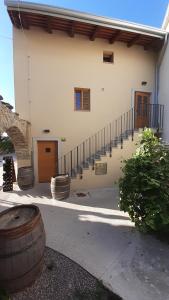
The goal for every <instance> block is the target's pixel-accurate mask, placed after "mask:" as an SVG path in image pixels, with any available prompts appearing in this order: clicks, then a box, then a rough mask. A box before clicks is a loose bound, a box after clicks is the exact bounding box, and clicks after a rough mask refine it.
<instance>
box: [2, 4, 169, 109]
mask: <svg viewBox="0 0 169 300" xmlns="http://www.w3.org/2000/svg"><path fill="white" fill-rule="evenodd" d="M18 1H21V0H18ZM3 2H4V1H3V0H0V70H1V72H0V94H1V95H2V96H3V97H4V101H8V102H10V103H12V104H14V83H13V57H12V43H13V41H12V25H11V22H10V19H9V17H8V14H7V12H6V7H5V6H4V4H3ZM27 2H37V3H43V4H49V5H55V6H61V7H66V8H70V9H76V10H81V11H86V12H90V13H93V14H96V15H102V16H107V17H111V18H117V19H122V20H128V21H131V22H135V23H141V24H145V25H150V26H154V27H159V28H160V27H161V24H162V21H163V18H164V15H165V11H166V9H167V4H168V0H36V1H34V0H31V1H28V0H27Z"/></svg>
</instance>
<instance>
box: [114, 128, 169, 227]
mask: <svg viewBox="0 0 169 300" xmlns="http://www.w3.org/2000/svg"><path fill="white" fill-rule="evenodd" d="M124 163H125V164H124V167H123V168H122V171H123V177H122V178H120V180H119V188H120V209H121V210H123V211H125V212H128V213H129V216H130V218H131V220H132V221H133V222H135V225H136V227H137V228H139V229H140V230H141V231H143V232H148V231H154V232H155V231H156V232H169V149H168V148H167V147H166V146H165V145H164V144H162V143H161V142H160V141H159V140H158V138H157V137H155V136H154V134H153V132H152V131H151V130H150V129H145V131H144V132H143V134H142V136H141V141H140V147H139V148H138V149H137V150H136V153H135V154H134V155H133V156H132V158H130V159H128V160H126V161H124Z"/></svg>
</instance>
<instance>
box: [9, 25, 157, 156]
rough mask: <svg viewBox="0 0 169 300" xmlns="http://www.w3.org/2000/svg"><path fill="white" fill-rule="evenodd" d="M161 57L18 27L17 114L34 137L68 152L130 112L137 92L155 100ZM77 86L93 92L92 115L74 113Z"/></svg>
mask: <svg viewBox="0 0 169 300" xmlns="http://www.w3.org/2000/svg"><path fill="white" fill-rule="evenodd" d="M103 51H112V52H113V53H114V63H113V64H109V63H103ZM156 58H157V54H155V53H154V52H152V51H144V49H143V47H141V46H132V47H130V48H128V47H127V46H126V44H124V43H120V42H115V43H114V44H112V45H111V44H109V43H108V41H105V40H102V39H96V40H95V41H93V42H92V41H90V40H89V39H88V38H87V37H83V36H75V38H70V37H68V36H67V35H66V33H62V32H56V33H53V34H48V33H46V32H44V31H42V30H41V29H38V28H33V29H30V30H24V32H23V31H22V30H18V29H15V28H14V70H15V74H14V75H15V99H16V111H17V112H18V113H19V114H20V116H21V117H22V118H24V119H26V120H28V121H30V122H31V128H32V129H31V130H32V137H33V138H35V139H36V138H41V139H43V138H44V139H46V138H47V139H50V138H51V139H52V138H53V139H57V140H58V141H59V145H60V146H59V147H60V149H59V153H60V155H61V154H64V153H66V152H68V151H69V150H71V149H72V148H73V147H75V146H76V145H77V144H79V143H80V142H82V141H83V140H84V139H86V138H87V137H89V136H90V135H92V134H94V133H95V132H97V131H98V130H100V129H101V128H103V127H104V126H105V125H107V124H108V123H109V122H111V121H113V120H114V119H115V118H117V117H119V116H120V115H121V114H122V113H124V112H126V111H127V110H129V109H130V108H131V106H132V105H133V103H134V91H147V92H151V93H152V100H151V101H152V102H153V101H154V99H153V98H154V85H155V64H156ZM142 81H146V82H147V85H146V86H142ZM75 87H80V88H89V89H90V93H91V111H90V112H83V111H74V88H75ZM44 129H49V130H50V133H48V134H44V133H43V130H44ZM62 137H64V138H65V139H66V141H65V142H62V143H61V138H62Z"/></svg>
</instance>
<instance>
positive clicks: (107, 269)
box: [0, 184, 169, 300]
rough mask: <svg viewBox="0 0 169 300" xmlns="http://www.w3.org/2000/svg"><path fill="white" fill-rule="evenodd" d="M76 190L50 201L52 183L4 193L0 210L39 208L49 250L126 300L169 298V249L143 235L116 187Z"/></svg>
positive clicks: (0, 198)
mask: <svg viewBox="0 0 169 300" xmlns="http://www.w3.org/2000/svg"><path fill="white" fill-rule="evenodd" d="M81 192H85V194H86V195H85V197H78V196H77V194H76V192H72V194H71V197H70V198H69V199H67V200H66V201H57V200H53V199H51V195H50V188H49V185H46V184H40V185H37V186H36V188H34V189H31V190H28V191H20V190H19V189H18V187H17V186H16V187H15V191H14V192H10V193H3V192H2V191H0V210H4V209H6V208H8V207H9V206H12V205H17V204H21V203H23V204H24V203H25V204H26V203H34V204H36V205H38V206H39V207H40V210H41V213H42V216H43V220H44V224H45V229H46V235H47V246H49V247H51V248H53V249H54V250H57V251H59V252H61V253H63V254H64V255H66V256H68V257H69V258H71V259H72V260H74V261H76V262H77V263H79V264H80V265H81V266H82V267H84V268H85V269H86V270H87V271H89V272H90V273H91V274H93V275H94V276H95V277H97V278H98V279H100V280H102V281H103V283H104V284H105V285H106V286H107V287H108V288H109V289H111V290H113V291H114V292H115V293H117V294H119V295H120V296H121V297H123V299H125V300H154V299H158V300H169V259H168V255H169V246H167V245H165V244H162V243H161V242H159V241H158V240H156V239H155V238H153V237H151V236H148V235H142V234H139V233H138V232H137V231H136V230H135V228H134V226H133V224H132V223H131V222H130V220H129V218H128V215H127V214H125V213H123V212H120V211H119V210H118V205H117V202H118V190H117V188H106V189H97V190H88V191H81Z"/></svg>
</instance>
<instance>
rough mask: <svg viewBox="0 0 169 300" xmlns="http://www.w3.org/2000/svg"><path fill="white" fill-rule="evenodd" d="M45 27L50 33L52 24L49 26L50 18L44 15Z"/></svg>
mask: <svg viewBox="0 0 169 300" xmlns="http://www.w3.org/2000/svg"><path fill="white" fill-rule="evenodd" d="M45 22H46V27H45V30H46V31H47V32H48V33H49V34H52V32H53V31H52V26H51V19H50V18H49V17H46V20H45Z"/></svg>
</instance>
